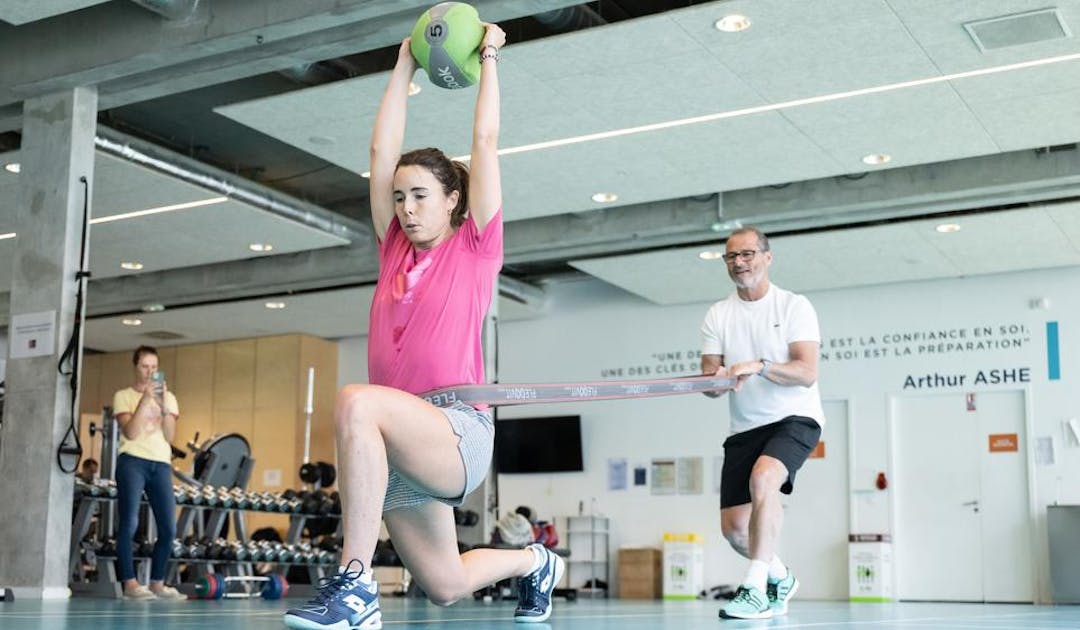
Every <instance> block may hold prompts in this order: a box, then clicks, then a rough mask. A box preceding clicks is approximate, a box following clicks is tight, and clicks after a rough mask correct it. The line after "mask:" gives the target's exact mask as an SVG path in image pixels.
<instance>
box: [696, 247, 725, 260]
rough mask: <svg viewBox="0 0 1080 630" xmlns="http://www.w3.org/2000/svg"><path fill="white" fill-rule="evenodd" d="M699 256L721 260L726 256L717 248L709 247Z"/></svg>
mask: <svg viewBox="0 0 1080 630" xmlns="http://www.w3.org/2000/svg"><path fill="white" fill-rule="evenodd" d="M697 257H698V258H700V259H702V260H720V259H722V258H723V257H724V252H721V251H717V250H715V249H707V250H705V251H703V252H701V253H700V254H698V255H697Z"/></svg>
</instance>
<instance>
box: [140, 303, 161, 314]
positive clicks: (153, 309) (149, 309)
mask: <svg viewBox="0 0 1080 630" xmlns="http://www.w3.org/2000/svg"><path fill="white" fill-rule="evenodd" d="M142 310H143V312H144V313H160V312H161V311H164V310H165V305H164V304H143V307H142Z"/></svg>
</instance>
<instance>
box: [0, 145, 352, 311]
mask: <svg viewBox="0 0 1080 630" xmlns="http://www.w3.org/2000/svg"><path fill="white" fill-rule="evenodd" d="M12 162H14V163H18V156H17V155H8V154H5V155H0V163H12ZM94 171H95V172H94V184H95V185H94V188H93V191H94V193H93V198H92V201H91V208H92V211H91V217H90V219H91V227H90V240H91V247H90V252H89V263H90V272H91V274H92V275H93V277H94V278H114V277H118V276H124V275H133V274H137V273H148V272H154V271H160V270H163V269H177V268H183V267H192V266H199V265H215V264H219V263H222V262H225V261H232V260H242V259H249V258H256V257H267V256H271V255H281V254H289V253H294V252H301V251H309V250H315V249H322V248H326V247H339V246H343V245H348V244H349V240H347V239H345V238H341V237H340V236H337V235H335V234H332V233H328V232H326V231H322V230H318V229H315V228H313V227H310V226H307V225H303V224H301V223H298V222H296V221H291V220H289V219H286V218H283V217H281V216H278V215H274V214H271V213H268V212H265V211H263V210H260V209H259V208H256V207H254V206H252V205H250V204H247V203H243V202H240V201H236V200H233V199H229V198H228V197H224V196H222V195H220V194H218V193H215V192H212V191H208V190H206V189H205V188H201V187H199V186H195V185H193V184H189V183H186V182H182V181H180V180H177V179H175V178H173V177H170V176H167V175H164V174H161V173H158V172H155V171H152V170H150V169H147V168H144V167H141V166H137V165H135V164H133V163H131V162H128V161H124V160H121V159H118V158H115V157H112V156H110V155H106V154H102V153H98V154H97V157H96V159H95V163H94ZM20 177H22V174H21V173H20V174H19V175H16V174H13V173H11V172H9V171H6V170H0V200H2V205H0V208H4V209H5V211H3V212H0V235H12V234H16V235H17V233H18V228H19V226H18V220H19V217H18V216H17V214H16V212H15V209H16V208H17V207H18V206H17V204H18V203H19V202H18V198H19V186H18V181H19V178H20ZM207 202H209V203H207ZM201 203H206V205H193V206H192V207H187V208H184V207H180V208H177V209H176V210H171V211H165V212H158V213H154V214H148V215H145V216H135V217H131V218H119V219H118V218H117V217H119V216H121V215H127V214H130V213H136V212H145V211H147V210H154V209H163V210H167V209H168V208H169V207H176V206H184V205H187V204H201ZM110 219H114V220H110ZM365 236H366V235H365ZM17 239H18V236H15V237H9V238H5V239H3V240H0V291H7V290H8V289H9V288H10V286H11V273H12V266H13V264H14V256H15V250H16V247H17ZM256 243H258V244H263V245H266V244H269V245H271V246H272V250H271V251H269V252H266V253H256V252H253V251H252V250H251V249H250V247H249V246H250V245H252V244H256ZM121 263H139V265H141V267H140V270H138V271H135V270H129V269H125V268H122V267H121V266H120V265H121Z"/></svg>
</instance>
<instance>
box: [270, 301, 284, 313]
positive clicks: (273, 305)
mask: <svg viewBox="0 0 1080 630" xmlns="http://www.w3.org/2000/svg"><path fill="white" fill-rule="evenodd" d="M266 308H268V309H270V310H272V311H280V310H281V309H283V308H285V303H284V302H267V303H266Z"/></svg>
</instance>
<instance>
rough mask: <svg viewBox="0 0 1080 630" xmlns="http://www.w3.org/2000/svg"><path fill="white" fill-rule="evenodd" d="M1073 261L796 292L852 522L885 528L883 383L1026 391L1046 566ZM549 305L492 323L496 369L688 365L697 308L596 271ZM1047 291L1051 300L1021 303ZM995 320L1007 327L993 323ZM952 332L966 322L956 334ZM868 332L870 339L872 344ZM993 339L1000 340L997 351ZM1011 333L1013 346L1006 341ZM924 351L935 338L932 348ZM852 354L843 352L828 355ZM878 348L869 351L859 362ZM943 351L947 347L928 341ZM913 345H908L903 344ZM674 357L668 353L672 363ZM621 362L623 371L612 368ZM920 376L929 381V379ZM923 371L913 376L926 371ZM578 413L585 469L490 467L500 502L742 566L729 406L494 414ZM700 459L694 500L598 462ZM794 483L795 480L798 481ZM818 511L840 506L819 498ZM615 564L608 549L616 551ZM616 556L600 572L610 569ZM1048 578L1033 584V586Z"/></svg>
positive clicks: (556, 376)
mask: <svg viewBox="0 0 1080 630" xmlns="http://www.w3.org/2000/svg"><path fill="white" fill-rule="evenodd" d="M1078 286H1080V268H1066V269H1056V270H1048V271H1038V272H1023V273H1012V274H1003V275H994V276H981V277H975V278H965V279H959V280H948V281H934V282H922V283H910V284H895V285H884V286H878V287H861V288H857V289H844V290H836V291H824V292H817V293H811V294H808V296H809V297H810V299H811V301H812V302H813V303H814V305H815V307H816V308H817V311H818V315H819V318H820V320H821V327H822V335H823V338H824V339H823V348H822V352H823V360H822V363H821V372H820V384H821V390H822V395H823V396H824V397H827V398H838V399H839V398H843V399H847V400H849V401H850V402H851V404H852V409H851V413H852V418H851V421H852V433H853V436H852V438H853V439H854V447H855V452H856V457H855V461H854V463H853V469H854V470H855V471H856V472H855V478H854V479H852V480H851V484H852V489H854V490H860V489H861V490H864V491H863V492H859V493H856V494H855V495H854V496H855V497H856V499H855V501H854V504H853V505H852V511H853V516H852V518H853V521H854V529H855V530H856V531H858V532H888V531H889V522H890V517H889V516H890V515H889V499H888V491H886V492H878V491H868V490H869V489H870V488H871V487H872V484H873V480H874V477H875V476H876V474H877V472H878V471H885V472H888V465H887V464H888V442H887V439H886V438H887V436H886V426H887V424H886V413H887V400H888V396H889V395H890V394H903V393H912V392H928V391H943V390H944V389H948V390H950V391H963V392H967V391H974V392H978V391H984V390H986V389H992V388H995V387H997V388H1000V387H1025V388H1027V389H1028V391H1029V392H1030V398H1031V400H1032V404H1031V409H1032V414H1033V426H1034V432H1033V436H1034V437H1038V436H1051V437H1052V438H1053V439H1054V441H1055V447H1056V455H1057V460H1056V463H1055V464H1054V465H1053V466H1039V467H1036V469H1035V472H1036V479H1035V484H1034V486H1035V488H1036V493H1037V495H1036V498H1035V500H1036V504H1037V505H1038V506H1040V508H1039V514H1040V517H1039V518H1040V521H1039V522H1038V523H1037V529H1038V531H1039V532H1040V533H1039V541H1038V548H1037V549H1036V550H1035V553H1036V554H1037V555H1038V556H1039V564H1038V570H1039V571H1040V572H1041V573H1043V574H1045V572H1046V568H1045V567H1046V561H1045V549H1046V541H1045V526H1044V523H1043V522H1042V517H1043V515H1044V513H1045V510H1044V509H1043V508H1042V506H1045V505H1047V504H1050V503H1053V502H1055V501H1059V502H1061V503H1080V447H1077V446H1075V445H1072V444H1071V443H1070V442H1069V441H1068V440H1066V435H1065V432H1064V428H1063V425H1062V423H1063V421H1064V420H1065V419H1067V418H1069V417H1077V416H1080V409H1078V406H1080V399H1078V398H1077V397H1076V396H1075V394H1073V393H1072V392H1071V391H1070V390H1075V388H1077V387H1078V386H1080V379H1078V377H1077V376H1076V374H1075V372H1074V371H1073V370H1071V364H1070V362H1069V361H1070V358H1071V356H1072V354H1071V353H1070V350H1071V349H1072V348H1074V347H1075V346H1076V339H1075V335H1074V334H1073V333H1072V331H1073V330H1075V329H1076V327H1077V326H1078V325H1080V292H1077V291H1076V287H1078ZM730 287H731V285H730V283H729V282H728V281H727V279H726V277H722V276H719V275H718V277H717V297H718V298H720V297H723V296H724V295H726V294H727V293H728V292H729V291H730ZM551 292H552V303H551V308H550V310H549V314H548V315H547V316H546V317H544V318H542V319H536V320H528V321H516V322H509V323H504V324H503V325H502V327H501V330H500V336H499V341H500V344H501V346H500V361H499V380H500V381H501V382H504V383H507V382H515V381H580V380H597V379H600V378H602V377H603V376H605V375H610V376H609V377H610V378H634V377H645V378H663V377H667V376H676V375H684V374H690V373H695V372H696V371H697V365H698V359H697V357H696V352H697V351H698V349H699V345H700V339H699V332H698V331H699V328H700V324H701V319H702V317H703V316H704V313H705V311H706V309H707V308H708V304H692V305H681V306H671V307H660V306H656V305H652V304H649V303H647V302H645V301H644V300H641V299H639V298H636V297H634V296H631V295H628V294H626V293H624V292H622V291H620V290H617V289H614V288H611V287H609V286H607V285H605V284H603V283H600V282H595V281H583V282H578V283H567V284H560V285H555V286H553V287H552V288H551ZM1042 297H1045V298H1047V299H1048V300H1049V303H1050V307H1049V309H1048V310H1038V309H1033V308H1032V307H1031V304H1030V302H1031V300H1033V299H1035V298H1042ZM1047 321H1058V322H1059V331H1060V348H1061V355H1062V367H1061V374H1062V376H1061V380H1057V381H1049V380H1048V378H1047V367H1046V365H1047V359H1046V354H1047V352H1046V339H1045V330H1046V322H1047ZM1002 326H1005V327H1006V329H1008V327H1010V326H1013V327H1017V330H1018V331H1019V332H1017V333H1015V334H1014V333H1007V334H1004V335H1002V334H999V330H1000V328H1001V327H1002ZM983 327H989V328H990V329H991V336H990V337H989V338H987V339H986V341H989V342H991V343H992V344H993V345H994V346H995V347H994V348H992V349H985V350H968V351H956V350H948V349H945V348H937V347H936V344H937V342H931V341H928V340H916V341H911V342H905V343H899V342H893V341H890V342H888V343H886V342H885V341H883V338H884V337H885V336H889V337H891V336H893V335H903V334H905V333H911V334H916V335H920V334H922V335H926V334H927V333H930V332H932V331H956V332H952V333H950V334H954V335H959V334H963V335H964V338H963V339H960V340H959V341H963V342H967V341H971V342H977V341H983V339H982V338H981V337H980V338H976V337H974V334H975V330H976V329H980V330H981V329H982V328H983ZM959 331H963V332H962V333H961V332H959ZM871 337H873V338H874V339H873V341H871V339H870V338H871ZM1001 343H1007V344H1009V347H1005V348H1000V347H997V346H998V345H1000V344H1001ZM1012 344H1017V346H1015V347H1014V346H1013V345H1012ZM928 346H935V347H934V348H933V350H934V352H931V351H930V350H929V349H928ZM841 350H849V351H851V352H853V353H854V354H851V355H842V356H843V357H844V358H841V355H838V351H841ZM876 350H881V352H880V355H879V356H878V358H872V356H873V353H874V352H875V351H876ZM939 350H944V351H939ZM905 351H910V354H903V353H904V352H905ZM364 352H366V344H365V340H364V339H363V338H355V339H349V340H343V341H342V346H341V352H340V353H339V356H340V357H341V359H340V361H341V364H340V368H339V372H338V373H339V378H341V379H342V382H362V381H363V379H364V377H365V375H366V370H365V369H364V366H365V359H364V354H363V353H364ZM670 357H674V358H670ZM1020 368H1027V369H1028V373H1029V374H1030V382H1029V383H1021V384H1019V385H1018V384H999V385H992V384H974V383H973V380H974V379H975V377H976V375H977V373H978V372H979V371H983V372H984V374H989V370H992V369H1020ZM619 369H621V370H622V373H621V376H618V375H611V371H612V370H619ZM935 374H940V375H942V376H945V375H951V376H955V375H960V374H963V375H965V383H964V385H963V386H962V387H954V388H937V389H933V388H927V387H923V388H921V389H920V388H913V387H908V388H906V389H905V387H904V385H905V382H906V381H907V380H908V379H907V377H908V376H911V377H912V380H911V382H912V383H918V380H919V379H920V377H927V376H930V377H933V376H934V375H935ZM929 380H930V382H933V380H934V379H933V378H930V379H929ZM924 382H926V381H925V379H924ZM568 413H572V414H580V415H581V417H582V433H583V435H582V438H583V448H584V454H585V471H584V472H582V473H561V474H550V475H502V476H500V479H499V490H500V504H501V506H502V507H503V509H513V508H514V507H516V506H517V505H519V504H527V505H530V506H532V507H533V508H535V509H536V510H537V512H538V514H539V515H540V516H541V517H549V518H550V517H553V516H565V515H570V514H577V513H578V508H579V503H580V502H583V503H584V506H585V511H586V513H588V512H589V510H590V509H591V508H592V506H594V505H595V509H596V510H597V511H598V512H599V513H602V514H604V515H606V516H609V517H611V518H612V521H613V537H612V544H611V547H612V550H616V549H618V548H619V547H625V546H657V547H659V546H660V545H661V538H662V535H663V533H664V532H665V531H674V532H687V531H694V532H698V533H701V534H703V535H705V538H706V541H707V544H706V575H705V583H706V585H713V584H721V583H734V582H736V581H738V580H739V579H740V578H741V576H742V574H743V571H744V570H745V566H746V565H745V561H744V560H742V559H741V558H740V557H738V556H737V555H735V554H734V552H732V551H730V550H729V549H728V548H727V545H726V543H723V542H722V540H721V538H720V526H719V519H718V506H719V500H718V496H717V494H715V493H714V492H713V490H712V487H713V457H714V456H715V455H718V454H719V453H720V452H721V449H720V445H721V443H722V441H723V439H724V438H725V437H726V435H727V431H728V411H727V401H726V400H724V399H721V400H718V401H717V400H711V399H707V398H705V397H702V396H678V397H667V398H657V399H650V400H641V401H611V402H591V403H576V404H561V405H540V406H529V407H507V408H503V409H502V410H501V411H500V417H502V418H511V417H522V416H536V415H558V414H568ZM686 456H701V457H704V458H705V478H704V485H705V491H704V493H703V494H701V495H674V496H654V495H652V494H651V493H650V491H649V489H648V486H646V487H643V488H635V487H633V486H631V487H630V488H628V489H627V490H622V491H608V490H607V484H608V478H607V474H608V473H607V462H608V459H609V458H625V459H627V460H628V463H629V464H630V467H631V469H632V468H633V467H634V466H635V465H648V463H649V462H650V461H651V459H652V458H655V457H686ZM796 492H797V491H796ZM820 509H822V510H832V509H844V506H843V505H828V504H827V503H822V504H821V505H820ZM787 544H789V545H790V544H795V545H800V544H806V545H814V544H815V538H814V536H813V534H812V533H810V532H790V531H789V532H787ZM613 559H614V558H613ZM614 575H615V573H614V567H613V568H612V576H614ZM1046 588H1047V587H1046V584H1045V576H1044V577H1043V578H1042V579H1040V589H1041V591H1042V592H1043V593H1044V594H1045V593H1046V592H1047V591H1046Z"/></svg>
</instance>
